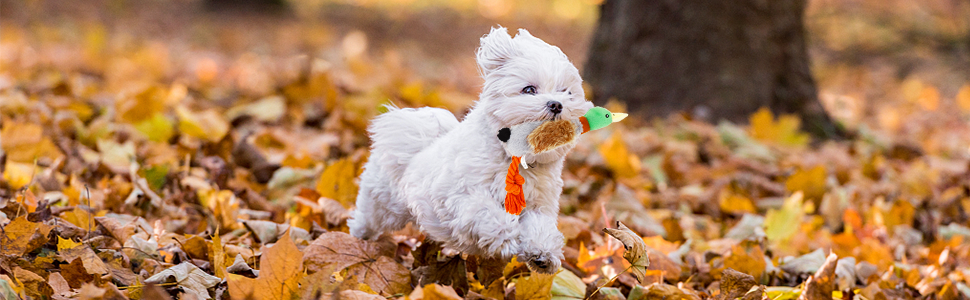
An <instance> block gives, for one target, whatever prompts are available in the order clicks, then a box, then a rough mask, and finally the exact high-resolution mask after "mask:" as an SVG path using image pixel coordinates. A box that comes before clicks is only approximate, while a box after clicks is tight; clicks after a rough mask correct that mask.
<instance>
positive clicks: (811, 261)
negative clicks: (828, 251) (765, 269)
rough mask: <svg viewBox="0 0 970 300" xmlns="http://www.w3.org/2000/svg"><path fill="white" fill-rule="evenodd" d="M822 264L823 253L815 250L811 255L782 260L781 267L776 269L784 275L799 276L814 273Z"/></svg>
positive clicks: (823, 260)
mask: <svg viewBox="0 0 970 300" xmlns="http://www.w3.org/2000/svg"><path fill="white" fill-rule="evenodd" d="M824 263H825V251H823V250H822V249H816V250H815V251H812V252H811V253H808V254H805V255H802V256H799V257H796V258H793V259H787V260H782V262H781V265H780V266H778V267H779V268H781V269H782V270H783V271H785V273H788V274H792V275H800V274H811V273H815V272H817V271H818V269H819V268H821V267H822V264H824Z"/></svg>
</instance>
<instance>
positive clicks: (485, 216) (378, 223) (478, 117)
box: [348, 27, 593, 273]
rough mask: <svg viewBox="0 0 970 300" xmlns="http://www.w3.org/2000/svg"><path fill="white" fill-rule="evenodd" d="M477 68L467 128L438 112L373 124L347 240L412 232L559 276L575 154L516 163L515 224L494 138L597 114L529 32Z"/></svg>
mask: <svg viewBox="0 0 970 300" xmlns="http://www.w3.org/2000/svg"><path fill="white" fill-rule="evenodd" d="M477 61H478V65H479V67H480V69H481V72H482V76H483V77H484V79H485V85H484V87H483V88H482V94H481V95H480V98H479V100H478V101H477V102H476V103H475V105H474V108H472V110H471V111H470V112H469V113H468V115H467V116H465V119H464V121H462V122H460V123H459V122H458V120H457V119H455V117H454V116H453V115H452V114H451V113H450V112H448V111H446V110H443V109H438V108H419V109H396V108H391V111H389V112H387V113H384V114H381V115H380V116H378V117H377V118H375V119H374V120H373V123H372V124H371V125H370V128H369V132H370V135H371V140H372V141H373V145H372V146H371V153H370V159H369V160H368V161H367V164H365V165H364V172H363V174H361V178H360V193H359V194H358V196H357V209H356V210H355V211H354V212H353V216H352V219H351V220H349V221H348V225H349V226H350V232H351V234H353V235H354V236H356V237H358V238H362V239H372V238H375V237H377V236H379V235H380V234H382V233H385V232H390V231H394V230H398V229H401V228H403V227H404V226H405V225H406V224H407V223H408V222H414V223H415V224H416V225H417V226H418V228H419V229H420V230H421V231H423V232H425V233H426V234H427V236H428V237H429V238H431V239H433V240H435V241H438V242H441V243H443V244H444V246H445V247H449V248H454V249H457V250H460V251H463V252H465V253H468V254H473V255H484V256H495V255H499V256H501V257H503V258H511V257H512V256H518V258H519V260H520V261H524V262H526V263H527V265H528V266H529V267H530V268H532V269H533V270H536V271H540V272H545V273H552V272H556V271H557V270H558V269H559V267H560V263H561V262H560V260H561V259H562V257H563V255H562V247H563V245H564V241H563V236H562V233H560V232H559V230H558V229H557V227H556V225H557V219H556V218H557V216H558V215H559V196H560V194H561V193H562V185H563V181H562V168H563V161H564V157H565V155H566V153H567V152H569V150H571V149H572V148H573V146H575V144H574V143H570V144H568V145H565V146H562V147H560V148H558V149H554V150H552V151H549V152H545V153H542V154H539V155H527V156H525V157H523V158H522V160H523V161H525V162H527V163H528V164H529V165H530V167H529V168H528V169H522V170H521V174H522V176H523V177H524V178H525V184H524V186H523V194H524V196H525V200H526V207H525V209H524V211H523V212H522V213H521V214H520V215H513V214H510V213H508V212H506V211H505V209H504V204H503V203H504V201H505V176H506V172H507V171H508V168H509V164H510V163H511V158H510V155H509V153H506V151H505V150H504V148H503V145H502V142H501V141H499V139H498V136H497V135H498V132H499V130H500V129H501V128H505V127H510V126H512V125H516V124H520V123H524V122H530V121H538V120H551V119H559V118H578V117H579V116H581V115H583V113H585V112H586V111H587V110H589V109H590V108H592V107H593V105H592V103H590V102H589V101H586V98H585V95H584V93H583V87H582V79H581V78H580V76H579V71H578V70H577V69H576V67H575V66H573V65H572V63H570V62H569V59H568V58H567V57H566V55H565V54H563V52H562V51H561V50H560V49H559V48H558V47H555V46H551V45H549V44H546V43H545V42H543V41H542V40H540V39H538V38H536V37H533V36H532V35H531V34H529V32H528V31H526V30H519V33H518V34H517V35H516V36H515V38H513V37H512V36H510V35H509V33H508V31H506V29H505V28H502V27H499V28H493V29H492V30H491V32H489V34H488V35H485V36H483V37H482V38H481V48H479V49H478V53H477Z"/></svg>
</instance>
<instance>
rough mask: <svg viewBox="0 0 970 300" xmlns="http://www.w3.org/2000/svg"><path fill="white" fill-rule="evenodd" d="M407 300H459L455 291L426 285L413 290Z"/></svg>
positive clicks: (441, 286)
mask: <svg viewBox="0 0 970 300" xmlns="http://www.w3.org/2000/svg"><path fill="white" fill-rule="evenodd" d="M408 299H411V300H461V299H462V298H461V297H460V296H458V293H456V292H455V289H453V288H451V287H450V286H446V285H437V284H427V285H424V286H422V287H421V288H419V289H414V291H412V292H411V294H410V295H408Z"/></svg>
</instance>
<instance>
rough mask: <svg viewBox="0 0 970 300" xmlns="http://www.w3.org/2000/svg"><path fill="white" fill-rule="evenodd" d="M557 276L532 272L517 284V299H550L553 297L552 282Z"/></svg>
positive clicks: (521, 278)
mask: <svg viewBox="0 0 970 300" xmlns="http://www.w3.org/2000/svg"><path fill="white" fill-rule="evenodd" d="M554 278H555V274H542V273H536V272H531V274H529V276H525V277H520V278H519V280H518V281H517V282H516V283H515V299H523V300H530V299H549V298H550V297H552V296H551V295H552V282H553V279H554Z"/></svg>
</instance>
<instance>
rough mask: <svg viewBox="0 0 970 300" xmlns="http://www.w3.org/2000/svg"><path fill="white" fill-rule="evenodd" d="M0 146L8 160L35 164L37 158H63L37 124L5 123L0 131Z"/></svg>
mask: <svg viewBox="0 0 970 300" xmlns="http://www.w3.org/2000/svg"><path fill="white" fill-rule="evenodd" d="M0 141H2V142H0V146H2V148H3V151H4V152H6V153H7V160H11V161H16V162H24V163H27V162H31V163H32V162H33V161H34V159H37V158H42V157H43V158H48V159H50V160H51V161H53V160H56V159H58V158H60V157H61V156H63V154H61V151H60V150H59V149H58V148H57V146H56V145H54V142H52V141H51V139H50V137H49V136H45V135H44V129H43V128H42V127H41V126H40V125H37V124H32V123H16V122H12V121H4V122H3V129H0Z"/></svg>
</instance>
